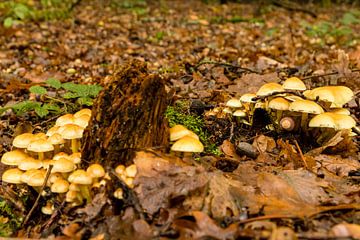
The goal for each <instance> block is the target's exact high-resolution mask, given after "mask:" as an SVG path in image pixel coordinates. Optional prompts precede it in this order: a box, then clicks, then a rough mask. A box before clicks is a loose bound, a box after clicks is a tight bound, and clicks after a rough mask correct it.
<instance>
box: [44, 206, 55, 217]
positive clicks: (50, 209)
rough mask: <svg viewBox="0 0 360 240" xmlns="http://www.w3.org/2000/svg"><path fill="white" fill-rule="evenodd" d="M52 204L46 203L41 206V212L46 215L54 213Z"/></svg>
mask: <svg viewBox="0 0 360 240" xmlns="http://www.w3.org/2000/svg"><path fill="white" fill-rule="evenodd" d="M54 209H55V208H54V205H53V204H51V203H47V204H46V205H45V206H43V207H41V212H42V213H43V214H46V215H51V214H53V213H54Z"/></svg>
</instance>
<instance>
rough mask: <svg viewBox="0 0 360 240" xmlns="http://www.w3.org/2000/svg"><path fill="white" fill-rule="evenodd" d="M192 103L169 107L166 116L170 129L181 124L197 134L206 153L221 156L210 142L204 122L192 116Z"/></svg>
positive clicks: (184, 102)
mask: <svg viewBox="0 0 360 240" xmlns="http://www.w3.org/2000/svg"><path fill="white" fill-rule="evenodd" d="M189 109H190V103H189V102H188V101H178V102H176V104H175V105H174V106H168V107H167V109H166V112H165V115H166V117H167V119H168V121H169V125H170V127H173V126H174V125H176V124H181V125H184V126H185V127H187V128H188V129H189V130H191V131H193V132H194V133H196V134H197V135H198V136H199V138H200V141H201V142H202V143H203V144H204V147H205V152H206V153H211V154H214V155H220V154H221V151H220V150H219V149H218V148H217V146H216V145H215V144H214V143H211V142H210V141H209V137H210V135H209V133H208V132H206V131H204V121H203V119H202V118H201V117H199V116H196V115H194V114H191V113H190V111H189Z"/></svg>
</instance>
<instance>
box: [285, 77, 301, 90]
mask: <svg viewBox="0 0 360 240" xmlns="http://www.w3.org/2000/svg"><path fill="white" fill-rule="evenodd" d="M282 87H283V88H284V89H286V90H294V91H305V90H306V86H305V84H304V82H303V81H301V80H300V79H299V78H297V77H291V78H288V79H286V80H285V82H284V83H283V84H282Z"/></svg>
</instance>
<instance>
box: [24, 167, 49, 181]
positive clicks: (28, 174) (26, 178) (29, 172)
mask: <svg viewBox="0 0 360 240" xmlns="http://www.w3.org/2000/svg"><path fill="white" fill-rule="evenodd" d="M39 171H44V170H43V169H29V170H26V171H25V172H24V173H23V174H22V175H21V182H23V183H27V182H28V181H29V179H30V178H31V176H32V175H34V174H35V173H37V172H39Z"/></svg>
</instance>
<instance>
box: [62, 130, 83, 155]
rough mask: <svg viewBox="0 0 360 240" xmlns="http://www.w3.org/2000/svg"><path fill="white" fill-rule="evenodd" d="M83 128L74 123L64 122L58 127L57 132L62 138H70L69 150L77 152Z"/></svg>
mask: <svg viewBox="0 0 360 240" xmlns="http://www.w3.org/2000/svg"><path fill="white" fill-rule="evenodd" d="M83 132H84V128H82V127H80V126H78V125H76V124H66V125H63V126H62V127H60V129H59V133H60V134H61V136H62V137H63V138H64V139H68V140H71V151H72V152H73V153H75V152H78V151H79V148H80V138H82V136H83Z"/></svg>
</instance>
